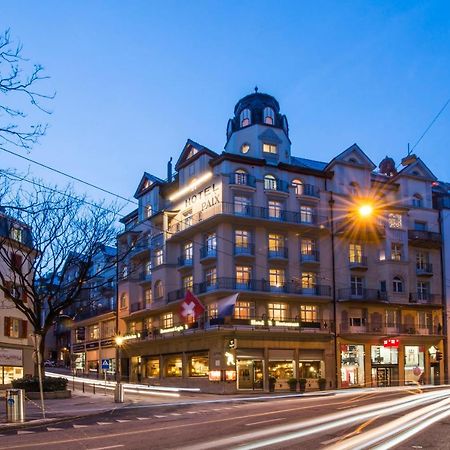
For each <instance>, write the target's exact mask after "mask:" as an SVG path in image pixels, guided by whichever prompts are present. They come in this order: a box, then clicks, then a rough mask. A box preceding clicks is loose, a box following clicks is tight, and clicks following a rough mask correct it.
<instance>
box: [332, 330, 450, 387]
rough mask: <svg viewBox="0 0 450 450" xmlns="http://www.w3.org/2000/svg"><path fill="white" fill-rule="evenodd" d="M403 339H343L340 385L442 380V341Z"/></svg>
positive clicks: (340, 343) (380, 385)
mask: <svg viewBox="0 0 450 450" xmlns="http://www.w3.org/2000/svg"><path fill="white" fill-rule="evenodd" d="M424 341H425V340H424V339H421V342H419V341H418V340H417V341H413V340H408V341H406V342H405V341H402V339H401V338H400V339H384V340H382V342H381V343H380V342H370V343H362V342H358V341H353V342H351V341H344V340H341V341H340V342H339V345H338V349H339V353H340V354H339V358H338V361H339V363H340V380H339V381H340V387H342V388H351V387H362V386H373V387H385V386H401V385H405V384H406V385H408V384H411V385H416V384H418V383H419V384H436V385H438V384H442V383H443V381H444V372H443V369H444V367H443V361H442V360H441V357H440V354H441V355H443V353H442V349H443V343H442V341H441V340H437V341H436V342H432V341H430V342H427V343H426V342H424Z"/></svg>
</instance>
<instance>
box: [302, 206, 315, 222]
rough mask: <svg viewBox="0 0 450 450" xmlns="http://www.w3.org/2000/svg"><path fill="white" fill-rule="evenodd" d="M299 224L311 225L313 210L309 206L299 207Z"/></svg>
mask: <svg viewBox="0 0 450 450" xmlns="http://www.w3.org/2000/svg"><path fill="white" fill-rule="evenodd" d="M300 222H302V223H313V222H314V210H313V208H311V206H300Z"/></svg>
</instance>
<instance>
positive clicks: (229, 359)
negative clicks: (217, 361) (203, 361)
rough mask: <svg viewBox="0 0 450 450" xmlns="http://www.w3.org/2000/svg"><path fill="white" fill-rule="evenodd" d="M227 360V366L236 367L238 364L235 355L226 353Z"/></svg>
mask: <svg viewBox="0 0 450 450" xmlns="http://www.w3.org/2000/svg"><path fill="white" fill-rule="evenodd" d="M225 358H226V359H227V366H234V365H235V364H236V361H235V359H234V355H233V353H230V352H225Z"/></svg>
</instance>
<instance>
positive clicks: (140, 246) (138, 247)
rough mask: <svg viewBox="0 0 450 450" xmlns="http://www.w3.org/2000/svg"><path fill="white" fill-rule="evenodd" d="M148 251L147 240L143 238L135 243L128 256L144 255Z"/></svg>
mask: <svg viewBox="0 0 450 450" xmlns="http://www.w3.org/2000/svg"><path fill="white" fill-rule="evenodd" d="M149 251H150V247H149V245H148V240H147V239H145V240H143V241H141V242H139V243H135V244H134V245H133V246H132V248H131V250H130V258H135V257H137V256H143V255H146V254H147V253H148V252H149Z"/></svg>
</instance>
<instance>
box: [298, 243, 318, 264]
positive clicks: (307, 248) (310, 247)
mask: <svg viewBox="0 0 450 450" xmlns="http://www.w3.org/2000/svg"><path fill="white" fill-rule="evenodd" d="M315 252H316V241H314V240H313V239H302V241H301V243H300V253H301V254H302V256H314V255H315ZM310 259H312V258H310Z"/></svg>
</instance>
